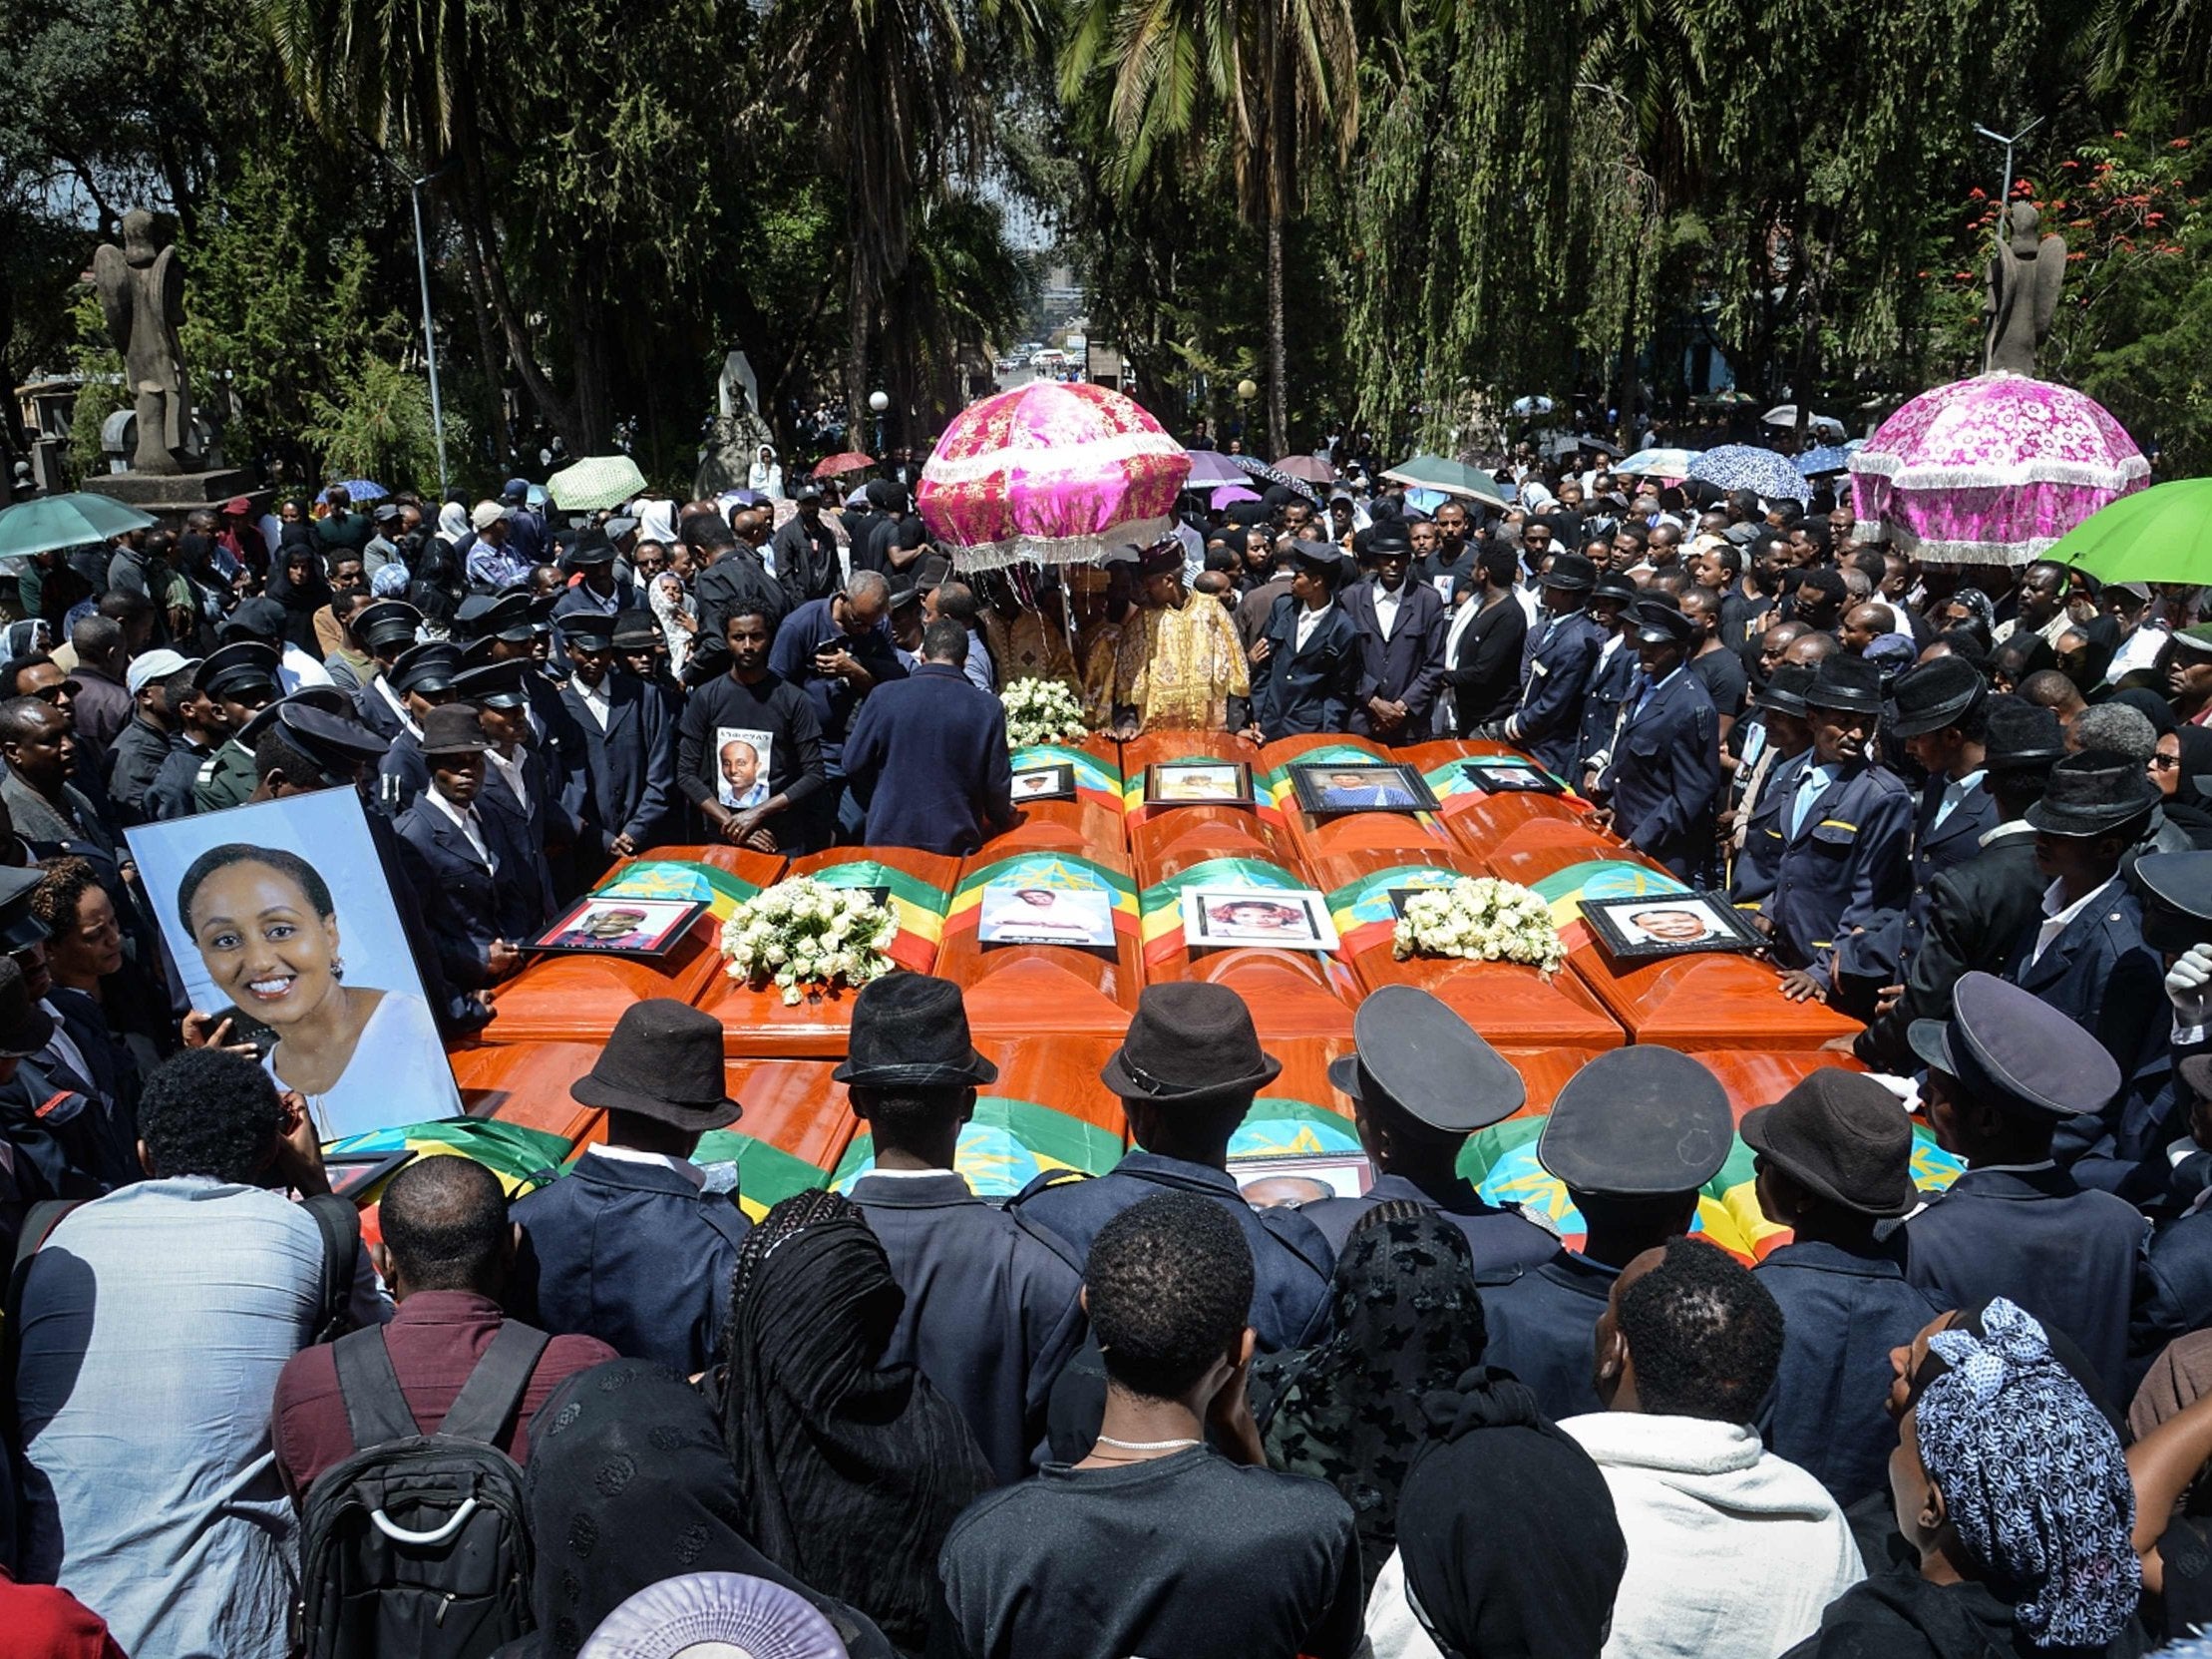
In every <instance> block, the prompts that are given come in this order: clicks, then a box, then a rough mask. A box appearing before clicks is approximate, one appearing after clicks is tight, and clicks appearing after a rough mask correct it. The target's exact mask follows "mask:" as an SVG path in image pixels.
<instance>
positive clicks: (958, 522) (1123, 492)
mask: <svg viewBox="0 0 2212 1659" xmlns="http://www.w3.org/2000/svg"><path fill="white" fill-rule="evenodd" d="M1190 470H1191V458H1190V456H1189V455H1188V454H1186V453H1185V452H1184V449H1183V446H1182V445H1181V444H1179V443H1177V442H1176V441H1175V440H1174V439H1173V438H1171V437H1169V436H1168V434H1167V433H1166V431H1164V430H1163V429H1162V428H1161V425H1160V423H1159V422H1158V421H1156V420H1154V419H1153V418H1152V417H1151V416H1150V415H1148V414H1146V413H1145V412H1144V410H1142V409H1140V408H1138V407H1137V405H1136V404H1134V403H1132V402H1130V400H1129V399H1128V398H1126V397H1123V396H1122V395H1121V394H1120V393H1119V392H1114V391H1109V390H1107V389H1106V388H1105V387H1104V386H1089V385H1082V384H1074V385H1069V384H1063V383H1060V382H1056V381H1049V380H1047V381H1034V382H1032V383H1031V384H1029V385H1027V386H1022V387H1020V388H1018V389H1016V390H1014V391H1010V392H1000V393H999V394H998V395H997V396H996V397H987V398H985V399H983V401H982V402H980V403H977V404H974V405H973V406H971V407H970V408H968V409H967V410H965V411H963V412H962V413H961V415H960V416H959V418H958V419H956V420H955V421H953V423H952V424H951V425H950V426H949V427H947V428H946V429H945V433H944V436H943V437H941V438H939V439H938V440H937V447H936V452H935V453H934V454H932V455H931V456H930V457H929V459H928V462H927V463H926V464H925V465H924V466H923V467H922V483H921V485H920V487H919V488H918V489H917V490H916V491H915V505H916V506H917V507H918V508H919V509H920V510H921V513H922V522H923V523H924V524H926V525H927V526H928V527H929V534H930V535H931V536H933V537H935V538H936V539H937V540H938V541H940V542H943V543H945V544H946V545H947V546H949V547H950V548H951V549H952V550H953V562H954V564H956V565H957V566H958V567H959V569H961V570H963V571H988V570H996V569H998V568H1000V567H1002V566H1006V565H1018V564H1024V563H1030V564H1038V565H1089V564H1097V563H1099V562H1100V561H1102V560H1104V559H1106V558H1107V557H1108V556H1109V555H1111V554H1113V553H1114V552H1116V551H1117V550H1119V549H1121V548H1123V547H1125V546H1128V545H1129V544H1131V543H1134V544H1136V545H1137V546H1140V547H1142V546H1145V545H1147V544H1149V543H1152V542H1155V541H1157V540H1159V539H1160V538H1161V537H1162V536H1165V535H1166V534H1167V533H1168V532H1169V531H1170V530H1172V529H1173V528H1174V527H1175V521H1174V519H1173V518H1172V517H1171V516H1170V515H1171V513H1172V511H1173V509H1174V507H1175V497H1176V493H1177V492H1178V491H1180V490H1181V489H1182V488H1183V481H1184V479H1185V478H1186V477H1188V476H1189V474H1190Z"/></svg>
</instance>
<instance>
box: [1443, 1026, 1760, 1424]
mask: <svg viewBox="0 0 2212 1659" xmlns="http://www.w3.org/2000/svg"><path fill="white" fill-rule="evenodd" d="M1734 1144H1735V1137H1734V1126H1733V1118H1732V1116H1731V1114H1730V1112H1729V1110H1728V1096H1727V1093H1726V1091H1725V1090H1724V1089H1722V1088H1721V1086H1720V1079H1719V1078H1717V1077H1715V1076H1714V1075H1713V1074H1712V1073H1711V1072H1710V1071H1707V1070H1706V1069H1705V1068H1704V1067H1703V1066H1702V1065H1699V1064H1698V1063H1697V1062H1696V1061H1695V1060H1693V1059H1691V1058H1690V1057H1689V1056H1688V1055H1687V1054H1682V1053H1677V1052H1675V1051H1674V1050H1673V1049H1671V1048H1661V1047H1658V1046H1656V1045H1645V1044H1638V1045H1636V1046H1634V1047H1629V1048H1615V1049H1613V1050H1612V1051H1610V1052H1608V1053H1603V1054H1600V1055H1599V1056H1598V1057H1597V1058H1596V1059H1594V1060H1592V1061H1591V1062H1590V1063H1589V1064H1588V1065H1586V1066H1584V1067H1583V1068H1582V1069H1581V1070H1580V1071H1578V1072H1576V1073H1575V1075H1574V1076H1573V1077H1571V1078H1569V1079H1568V1083H1567V1086H1566V1087H1565V1088H1563V1089H1561V1090H1560V1091H1559V1098H1558V1099H1557V1100H1556V1101H1555V1102H1554V1103H1553V1105H1552V1112H1551V1116H1549V1117H1548V1118H1546V1119H1545V1122H1544V1131H1543V1133H1542V1134H1541V1135H1540V1136H1539V1137H1538V1139H1537V1143H1536V1158H1537V1162H1538V1163H1540V1164H1542V1165H1543V1166H1544V1168H1545V1169H1546V1170H1548V1171H1549V1172H1550V1173H1551V1174H1553V1175H1555V1176H1557V1177H1558V1178H1559V1179H1560V1180H1562V1181H1564V1182H1566V1183H1567V1195H1568V1199H1569V1201H1570V1202H1572V1203H1573V1204H1574V1206H1575V1208H1576V1209H1577V1210H1579V1211H1580V1212H1581V1213H1582V1220H1583V1233H1584V1238H1583V1247H1582V1250H1581V1252H1580V1253H1579V1254H1578V1253H1576V1252H1573V1251H1568V1250H1555V1251H1554V1252H1553V1254H1552V1256H1551V1258H1550V1259H1549V1260H1548V1261H1545V1262H1543V1263H1541V1264H1539V1265H1538V1266H1536V1267H1533V1268H1524V1269H1516V1270H1510V1271H1502V1272H1491V1273H1480V1274H1478V1275H1477V1276H1476V1282H1477V1283H1478V1284H1480V1285H1481V1286H1482V1308H1483V1314H1484V1317H1485V1319H1486V1320H1487V1322H1488V1325H1489V1330H1490V1342H1489V1346H1488V1347H1487V1348H1486V1349H1485V1350H1484V1352H1483V1359H1484V1362H1485V1363H1486V1364H1489V1365H1495V1366H1501V1367H1503V1368H1504V1369H1505V1370H1507V1371H1510V1372H1512V1373H1513V1375H1514V1376H1515V1377H1517V1378H1519V1379H1520V1380H1521V1381H1522V1382H1524V1383H1526V1384H1527V1385H1528V1386H1529V1388H1530V1390H1531V1391H1532V1392H1533V1393H1534V1394H1535V1396H1536V1404H1537V1407H1538V1409H1539V1410H1541V1411H1542V1412H1543V1414H1544V1415H1545V1416H1546V1417H1548V1418H1552V1419H1554V1420H1557V1419H1559V1418H1563V1417H1576V1416H1580V1415H1582V1414H1584V1413H1588V1412H1597V1411H1603V1410H1604V1407H1603V1405H1602V1404H1601V1403H1600V1402H1599V1399H1598V1386H1597V1380H1596V1372H1597V1349H1596V1344H1595V1341H1594V1339H1595V1337H1596V1335H1597V1330H1598V1316H1599V1315H1600V1314H1602V1313H1604V1312H1605V1311H1606V1302H1607V1299H1608V1298H1609V1297H1610V1296H1611V1295H1612V1294H1613V1282H1614V1281H1615V1280H1616V1279H1618V1278H1619V1277H1620V1276H1621V1270H1622V1269H1623V1268H1625V1267H1627V1266H1628V1265H1629V1263H1631V1262H1633V1261H1635V1260H1636V1258H1637V1257H1639V1256H1641V1255H1642V1254H1643V1253H1644V1252H1645V1251H1647V1250H1652V1249H1656V1248H1658V1247H1659V1245H1662V1244H1664V1243H1665V1242H1666V1241H1667V1240H1668V1239H1669V1238H1671V1237H1673V1236H1674V1235H1675V1234H1677V1233H1683V1232H1687V1231H1688V1230H1689V1224H1690V1222H1691V1220H1692V1219H1693V1218H1694V1217H1695V1216H1696V1214H1697V1189H1698V1188H1699V1187H1701V1186H1703V1185H1704V1184H1705V1183H1706V1182H1707V1181H1709V1180H1711V1179H1712V1178H1713V1176H1714V1175H1716V1174H1718V1173H1719V1170H1720V1166H1721V1164H1722V1163H1724V1162H1726V1161H1727V1156H1728V1151H1729V1148H1730V1147H1731V1146H1733V1145H1734Z"/></svg>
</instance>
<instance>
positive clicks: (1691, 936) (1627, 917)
mask: <svg viewBox="0 0 2212 1659" xmlns="http://www.w3.org/2000/svg"><path fill="white" fill-rule="evenodd" d="M1582 913H1583V919H1584V920H1585V921H1587V922H1588V923H1589V924H1590V930H1591V932H1592V933H1594V934H1596V935H1597V937H1598V942H1599V944H1601V945H1603V946H1604V947H1605V949H1606V954H1607V955H1608V956H1610V957H1613V958H1614V959H1615V960H1617V961H1621V962H1648V961H1651V960H1653V959H1655V958H1659V957H1677V956H1690V955H1694V954H1695V953H1697V952H1700V951H1738V952H1744V953H1749V952H1753V951H1756V950H1758V949H1759V947H1760V946H1761V944H1763V943H1764V942H1763V941H1762V940H1761V939H1760V938H1759V936H1758V934H1757V933H1756V932H1755V931H1754V930H1753V929H1752V927H1751V926H1750V924H1749V923H1747V922H1745V921H1743V920H1742V918H1741V917H1740V916H1738V915H1737V913H1736V909H1735V907H1734V906H1733V905H1731V904H1729V903H1728V901H1727V900H1726V899H1724V898H1722V897H1721V896H1720V895H1718V894H1715V893H1654V894H1647V895H1644V896H1642V897H1637V898H1622V899H1590V898H1586V899H1584V900H1583V901H1582Z"/></svg>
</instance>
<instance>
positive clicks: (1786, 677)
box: [1751, 662, 1813, 720]
mask: <svg viewBox="0 0 2212 1659" xmlns="http://www.w3.org/2000/svg"><path fill="white" fill-rule="evenodd" d="M1812 683H1813V671H1812V668H1811V667H1810V665H1808V664H1806V663H1803V662H1780V663H1777V664H1775V667H1774V671H1773V673H1771V674H1769V675H1768V676H1767V680H1766V683H1765V684H1764V685H1762V686H1760V687H1759V688H1758V689H1757V690H1756V691H1754V692H1753V693H1752V694H1751V701H1752V703H1753V704H1754V705H1755V706H1757V707H1759V708H1764V709H1767V710H1769V711H1770V712H1772V713H1776V714H1794V715H1796V716H1797V717H1798V718H1799V719H1800V720H1802V719H1803V718H1804V717H1805V693H1806V692H1807V691H1809V690H1811V689H1812Z"/></svg>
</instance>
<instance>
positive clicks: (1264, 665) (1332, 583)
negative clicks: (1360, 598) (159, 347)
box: [1252, 542, 1360, 740]
mask: <svg viewBox="0 0 2212 1659" xmlns="http://www.w3.org/2000/svg"><path fill="white" fill-rule="evenodd" d="M1290 564H1291V569H1292V573H1293V574H1292V576H1291V581H1290V592H1289V593H1288V594H1285V595H1283V596H1282V597H1281V598H1280V599H1278V600H1277V601H1276V602H1275V606H1274V608H1273V609H1272V610H1270V611H1269V613H1268V620H1267V622H1266V623H1265V625H1263V627H1262V628H1261V631H1260V637H1259V639H1258V640H1257V641H1256V642H1255V643H1254V645H1253V647H1252V649H1253V659H1252V661H1253V667H1252V720H1253V724H1254V725H1256V726H1258V727H1259V728H1260V730H1261V732H1262V733H1263V735H1265V736H1266V737H1268V738H1269V739H1270V740H1273V739H1275V738H1278V737H1291V736H1296V735H1299V734H1302V733H1306V732H1316V731H1344V730H1347V729H1348V728H1349V726H1350V723H1351V713H1352V708H1353V705H1354V704H1355V702H1356V701H1357V693H1358V690H1359V674H1360V648H1359V629H1358V628H1357V627H1355V626H1354V625H1353V623H1352V620H1351V618H1350V617H1348V616H1346V615H1345V613H1344V608H1343V607H1342V606H1341V605H1339V604H1337V603H1336V597H1337V594H1338V593H1339V592H1340V591H1341V590H1342V588H1343V586H1344V583H1345V582H1346V581H1347V580H1348V579H1349V578H1350V575H1351V562H1350V561H1349V560H1348V559H1346V558H1345V557H1344V555H1343V554H1342V553H1341V552H1339V551H1338V550H1337V549H1336V547H1335V546H1334V545H1333V544H1331V543H1328V542H1292V543H1291V544H1290Z"/></svg>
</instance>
